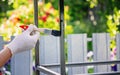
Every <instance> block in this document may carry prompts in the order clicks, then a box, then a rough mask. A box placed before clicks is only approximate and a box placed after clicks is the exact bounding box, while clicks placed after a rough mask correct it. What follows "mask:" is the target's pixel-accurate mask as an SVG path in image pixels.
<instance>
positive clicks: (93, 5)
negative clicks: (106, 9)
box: [87, 0, 98, 8]
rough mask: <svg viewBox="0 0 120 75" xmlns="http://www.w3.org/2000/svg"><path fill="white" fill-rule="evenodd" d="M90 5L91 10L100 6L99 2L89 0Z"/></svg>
mask: <svg viewBox="0 0 120 75" xmlns="http://www.w3.org/2000/svg"><path fill="white" fill-rule="evenodd" d="M87 1H88V2H89V3H90V8H94V7H96V6H97V4H98V0H87Z"/></svg>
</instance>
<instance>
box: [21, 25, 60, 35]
mask: <svg viewBox="0 0 120 75" xmlns="http://www.w3.org/2000/svg"><path fill="white" fill-rule="evenodd" d="M28 27H29V26H28V25H21V26H20V28H22V29H23V30H26V29H27V28H28ZM37 31H39V32H41V33H44V34H47V35H53V36H60V35H61V34H60V31H59V30H52V29H48V28H38V29H37Z"/></svg>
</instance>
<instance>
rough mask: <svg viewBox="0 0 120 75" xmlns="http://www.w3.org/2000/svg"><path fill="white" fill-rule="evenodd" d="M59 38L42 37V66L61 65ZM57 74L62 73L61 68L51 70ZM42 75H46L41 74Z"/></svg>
mask: <svg viewBox="0 0 120 75" xmlns="http://www.w3.org/2000/svg"><path fill="white" fill-rule="evenodd" d="M59 44H60V42H59V37H55V36H51V35H49V36H41V37H40V51H39V52H40V53H39V54H40V56H39V57H40V65H43V64H50V65H52V64H59V63H60V46H59ZM49 69H51V70H53V71H55V72H60V69H59V68H49ZM41 75H44V74H43V73H41Z"/></svg>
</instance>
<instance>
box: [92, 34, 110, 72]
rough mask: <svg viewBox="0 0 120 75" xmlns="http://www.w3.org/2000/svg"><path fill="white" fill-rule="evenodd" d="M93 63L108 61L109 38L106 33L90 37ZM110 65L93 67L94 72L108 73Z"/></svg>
mask: <svg viewBox="0 0 120 75" xmlns="http://www.w3.org/2000/svg"><path fill="white" fill-rule="evenodd" d="M92 41H93V54H94V57H93V58H94V61H106V60H110V37H109V34H107V33H94V34H93V35H92ZM108 71H110V65H100V66H95V68H94V72H95V73H96V72H108Z"/></svg>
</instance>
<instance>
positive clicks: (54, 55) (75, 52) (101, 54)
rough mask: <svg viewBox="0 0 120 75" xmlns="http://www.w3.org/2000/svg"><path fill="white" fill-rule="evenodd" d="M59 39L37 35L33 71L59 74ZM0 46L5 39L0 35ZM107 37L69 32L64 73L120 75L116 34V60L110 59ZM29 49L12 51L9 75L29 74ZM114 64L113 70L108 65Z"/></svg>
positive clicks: (30, 68)
mask: <svg viewBox="0 0 120 75" xmlns="http://www.w3.org/2000/svg"><path fill="white" fill-rule="evenodd" d="M59 39H60V38H59V37H54V36H51V35H50V36H41V37H40V40H39V56H38V57H39V65H38V66H37V67H36V70H38V71H40V72H39V74H40V75H46V74H47V75H62V73H61V69H60V67H62V66H61V63H60V61H61V59H60V40H59ZM0 40H1V42H0V48H1V49H2V47H3V45H4V44H5V42H4V41H3V39H2V37H1V38H0ZM110 40H111V39H110V36H109V34H108V33H94V34H93V35H92V38H91V39H88V38H87V34H71V35H68V36H67V38H66V45H67V47H66V49H65V50H66V52H65V53H66V58H67V59H66V58H64V59H66V60H64V61H66V64H65V73H66V75H86V74H87V75H89V74H92V75H93V74H95V75H111V74H114V75H117V74H118V75H119V74H120V46H119V45H120V34H118V35H117V37H116V45H117V46H116V49H117V50H116V51H117V52H116V53H117V54H116V57H117V60H114V61H113V60H111V59H110V52H111V50H110ZM90 41H91V42H92V50H93V54H94V55H93V61H92V62H88V61H87V53H88V47H89V46H88V42H90ZM32 59H33V58H32V51H26V52H23V53H19V54H16V55H15V56H13V57H12V59H11V75H32V74H33V73H32V72H33V71H32V66H33V62H32ZM112 64H117V71H113V70H111V65H112ZM88 66H93V68H92V69H93V73H88V70H89V69H88Z"/></svg>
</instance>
